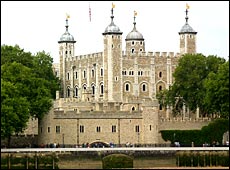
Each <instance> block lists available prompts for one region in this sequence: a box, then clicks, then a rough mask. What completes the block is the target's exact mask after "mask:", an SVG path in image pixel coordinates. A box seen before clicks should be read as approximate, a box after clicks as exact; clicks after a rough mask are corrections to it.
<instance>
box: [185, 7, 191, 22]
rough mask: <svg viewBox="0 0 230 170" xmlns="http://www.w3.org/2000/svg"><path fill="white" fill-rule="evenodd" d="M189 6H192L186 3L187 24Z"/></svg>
mask: <svg viewBox="0 0 230 170" xmlns="http://www.w3.org/2000/svg"><path fill="white" fill-rule="evenodd" d="M189 8H190V6H189V5H188V4H187V3H186V11H185V14H186V17H185V20H186V24H187V23H188V9H189Z"/></svg>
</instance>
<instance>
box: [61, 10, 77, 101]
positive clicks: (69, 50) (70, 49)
mask: <svg viewBox="0 0 230 170" xmlns="http://www.w3.org/2000/svg"><path fill="white" fill-rule="evenodd" d="M68 18H69V15H67V17H66V26H65V27H66V31H65V33H64V34H62V36H61V38H60V40H59V41H58V43H59V57H60V80H61V81H62V89H63V94H62V97H64V98H66V97H71V96H73V95H71V93H72V91H73V87H68V88H67V84H70V82H69V81H71V79H72V78H73V76H71V74H73V72H69V71H67V70H66V60H67V58H69V59H70V60H71V59H72V57H73V56H74V44H75V43H76V41H75V40H74V37H73V36H72V35H71V34H70V33H69V31H68V27H69V25H68Z"/></svg>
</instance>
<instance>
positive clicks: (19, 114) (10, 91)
mask: <svg viewBox="0 0 230 170" xmlns="http://www.w3.org/2000/svg"><path fill="white" fill-rule="evenodd" d="M12 75H13V76H12ZM25 75H27V76H25ZM29 76H30V69H29V68H27V67H25V66H23V65H21V64H18V63H15V62H13V63H12V64H8V63H7V64H4V65H3V66H1V81H2V83H1V137H3V138H4V137H7V138H8V145H9V143H10V136H11V135H12V134H13V133H19V132H22V131H23V130H24V129H25V128H26V125H27V124H26V123H27V122H28V120H29V117H30V113H29V107H30V103H29V101H28V99H27V97H26V96H24V94H23V86H25V84H24V83H25V82H26V83H27V82H28V81H27V80H28V78H29ZM25 88H26V87H25ZM25 90H26V89H25Z"/></svg>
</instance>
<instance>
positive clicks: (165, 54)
mask: <svg viewBox="0 0 230 170" xmlns="http://www.w3.org/2000/svg"><path fill="white" fill-rule="evenodd" d="M122 56H123V57H127V56H140V57H154V58H156V57H157V58H160V57H162V58H175V57H180V56H181V54H180V53H175V52H152V51H148V52H143V51H136V52H134V53H131V52H125V51H122Z"/></svg>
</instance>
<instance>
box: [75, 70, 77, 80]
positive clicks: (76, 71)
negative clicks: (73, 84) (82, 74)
mask: <svg viewBox="0 0 230 170" xmlns="http://www.w3.org/2000/svg"><path fill="white" fill-rule="evenodd" d="M75 79H77V71H76V72H75Z"/></svg>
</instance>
